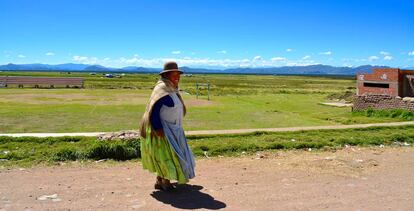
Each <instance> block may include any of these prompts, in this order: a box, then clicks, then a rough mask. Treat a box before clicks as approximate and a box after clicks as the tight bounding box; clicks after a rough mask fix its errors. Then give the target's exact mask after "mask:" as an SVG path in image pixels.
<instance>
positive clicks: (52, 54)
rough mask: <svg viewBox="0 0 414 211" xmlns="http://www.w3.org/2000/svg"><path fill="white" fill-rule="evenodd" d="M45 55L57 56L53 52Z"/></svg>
mask: <svg viewBox="0 0 414 211" xmlns="http://www.w3.org/2000/svg"><path fill="white" fill-rule="evenodd" d="M45 55H46V56H54V55H55V53H53V52H47V53H46V54H45Z"/></svg>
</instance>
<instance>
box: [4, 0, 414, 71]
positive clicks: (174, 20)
mask: <svg viewBox="0 0 414 211" xmlns="http://www.w3.org/2000/svg"><path fill="white" fill-rule="evenodd" d="M0 10H1V12H0V26H1V31H0V64H7V63H17V64H27V63H47V64H60V63H84V64H101V65H105V66H111V67H125V66H145V67H161V65H162V64H163V62H164V61H166V60H176V61H178V63H179V65H180V66H192V67H207V68H217V67H218V68H226V67H268V66H286V65H310V64H327V65H334V66H359V65H364V64H372V65H388V66H393V67H402V68H404V67H414V1H413V0H375V1H372V0H291V1H288V0H284V1H281V0H280V1H279V0H275V1H270V0H268V1H265V0H254V1H253V0H245V1H233V0H227V1H225V0H192V1H190V0H188V1H187V0H182V1H167V0H165V1H162V0H139V1H138V0H137V1H133V0H116V1H115V0H112V1H108V0H107V1H105V0H83V1H79V0H36V1H34V0H1V1H0Z"/></svg>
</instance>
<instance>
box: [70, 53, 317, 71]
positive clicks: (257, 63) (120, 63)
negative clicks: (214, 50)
mask: <svg viewBox="0 0 414 211" xmlns="http://www.w3.org/2000/svg"><path fill="white" fill-rule="evenodd" d="M72 60H73V61H74V62H76V63H81V64H91V65H93V64H99V65H103V66H106V67H118V68H121V67H126V66H140V67H158V68H160V67H162V66H163V64H164V63H165V62H167V61H176V62H177V63H178V64H179V66H190V67H203V68H218V67H222V68H237V67H251V68H254V67H275V66H305V65H314V64H317V63H315V61H313V60H303V59H299V60H289V59H288V58H285V57H273V58H270V59H265V58H263V57H261V56H255V57H253V58H250V59H247V58H244V59H243V58H242V59H211V58H197V57H189V56H185V57H179V58H177V57H175V58H174V57H169V58H168V57H164V58H162V57H161V58H142V57H137V56H136V55H134V56H131V57H120V58H112V59H111V58H108V57H106V58H105V57H103V58H97V57H93V56H81V55H75V56H73V57H72Z"/></svg>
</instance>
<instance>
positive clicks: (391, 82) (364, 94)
mask: <svg viewBox="0 0 414 211" xmlns="http://www.w3.org/2000/svg"><path fill="white" fill-rule="evenodd" d="M370 107H371V108H374V109H394V108H400V109H406V110H412V111H414V70H401V69H399V68H375V69H374V70H373V73H360V74H357V94H356V96H355V99H354V110H364V109H367V108H370Z"/></svg>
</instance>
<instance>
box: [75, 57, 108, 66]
mask: <svg viewBox="0 0 414 211" xmlns="http://www.w3.org/2000/svg"><path fill="white" fill-rule="evenodd" d="M72 60H73V61H75V62H79V63H81V64H98V63H101V64H102V63H103V62H102V61H99V59H98V58H96V57H87V56H73V57H72Z"/></svg>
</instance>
